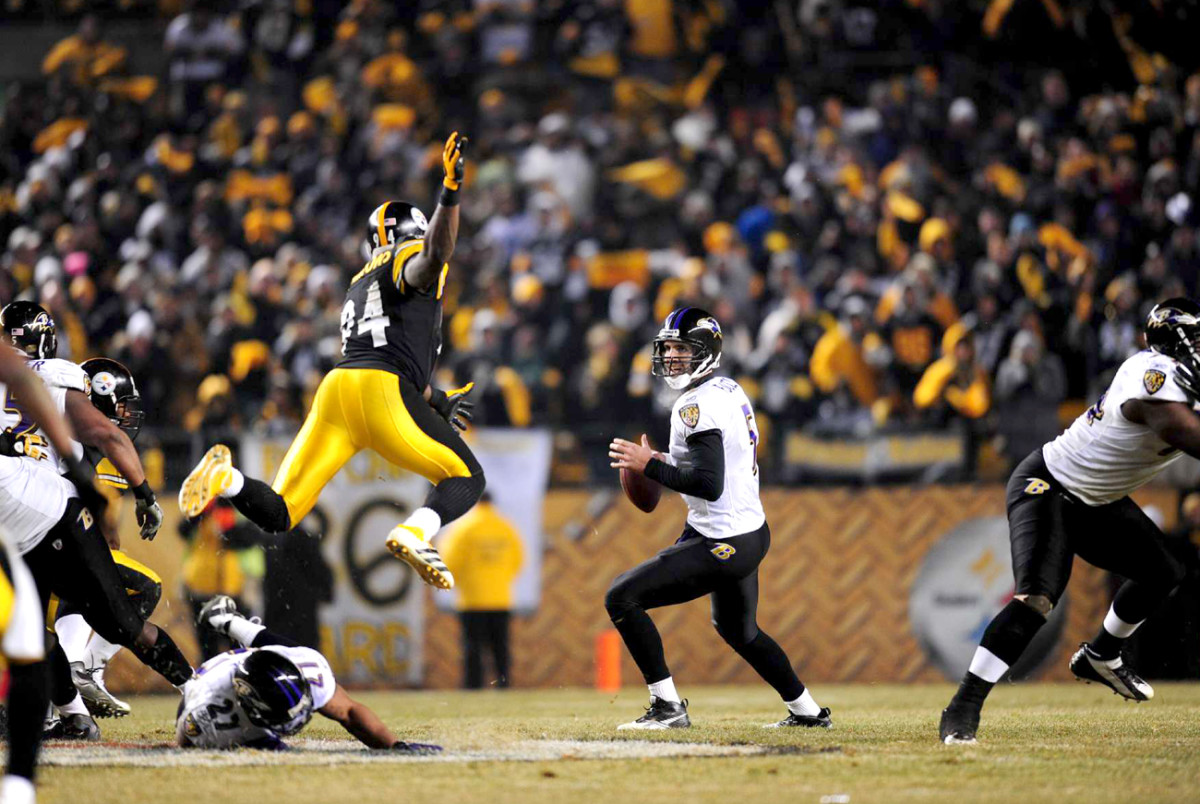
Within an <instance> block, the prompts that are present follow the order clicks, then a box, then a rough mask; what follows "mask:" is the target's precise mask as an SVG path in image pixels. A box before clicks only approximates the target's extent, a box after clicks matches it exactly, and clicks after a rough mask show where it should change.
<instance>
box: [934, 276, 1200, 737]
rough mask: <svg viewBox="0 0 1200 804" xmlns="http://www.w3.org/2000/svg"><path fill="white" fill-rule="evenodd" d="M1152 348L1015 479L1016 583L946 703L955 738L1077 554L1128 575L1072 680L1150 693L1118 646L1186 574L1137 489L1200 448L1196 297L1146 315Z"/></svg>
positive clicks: (1011, 487) (1141, 697)
mask: <svg viewBox="0 0 1200 804" xmlns="http://www.w3.org/2000/svg"><path fill="white" fill-rule="evenodd" d="M1146 343H1147V345H1148V346H1149V347H1150V348H1149V349H1146V350H1144V351H1141V352H1138V353H1137V354H1136V355H1134V356H1133V357H1131V358H1129V359H1128V360H1126V361H1125V362H1124V363H1122V364H1121V367H1120V368H1119V369H1117V373H1116V376H1115V377H1113V381H1112V384H1111V385H1109V387H1108V391H1107V392H1106V393H1105V394H1104V395H1102V396H1101V397H1100V399H1099V400H1098V401H1097V402H1096V404H1095V405H1093V406H1092V407H1091V408H1089V409H1088V410H1087V411H1086V412H1084V413H1083V415H1081V416H1080V417H1079V418H1078V419H1076V420H1075V421H1074V422H1073V423H1072V424H1071V426H1070V427H1069V428H1068V429H1067V430H1066V432H1064V433H1063V434H1062V435H1060V436H1058V437H1057V438H1056V439H1054V440H1053V441H1051V442H1049V443H1048V444H1046V445H1045V446H1043V447H1042V448H1041V449H1039V450H1036V451H1035V452H1033V454H1031V455H1030V456H1029V457H1028V458H1026V459H1025V460H1024V461H1022V462H1021V463H1020V465H1018V466H1017V468H1016V471H1014V472H1013V475H1012V478H1011V479H1010V480H1009V481H1008V492H1007V494H1008V523H1009V539H1010V541H1011V542H1012V557H1013V575H1014V577H1015V579H1016V593H1015V595H1014V596H1013V599H1012V600H1011V601H1010V602H1009V603H1008V605H1007V606H1005V607H1004V608H1003V609H1002V610H1001V611H1000V613H999V614H997V615H996V616H995V618H993V620H992V621H991V623H990V624H989V625H988V627H987V629H986V630H985V631H984V632H983V639H982V640H981V641H980V643H979V647H978V648H976V650H975V656H974V658H973V659H972V660H971V666H970V669H969V670H968V671H967V673H966V675H965V676H964V677H963V680H962V683H961V684H960V685H959V688H958V692H957V693H955V695H954V698H953V699H952V700H951V701H950V704H949V706H947V707H946V709H945V710H944V711H943V712H942V720H941V725H940V729H939V731H940V737H941V740H942V742H944V743H947V744H955V743H968V744H969V743H974V742H975V734H976V731H977V730H978V728H979V715H980V712H981V710H982V709H983V702H984V700H985V699H986V698H987V695H988V693H989V692H990V691H991V689H992V687H993V686H995V684H996V682H998V681H999V680H1000V678H1001V677H1002V676H1003V675H1004V674H1005V673H1006V672H1007V671H1008V669H1009V667H1011V666H1012V665H1013V664H1015V663H1016V661H1017V660H1018V659H1019V658H1020V657H1021V654H1022V653H1023V652H1024V650H1025V648H1026V646H1028V645H1029V643H1030V642H1031V641H1032V640H1033V637H1034V635H1035V634H1036V633H1037V631H1038V629H1039V628H1041V627H1042V626H1043V625H1045V623H1046V618H1047V617H1048V616H1049V615H1050V612H1051V610H1052V609H1053V608H1054V606H1055V605H1056V604H1057V603H1058V600H1059V598H1060V597H1061V596H1062V593H1063V591H1064V590H1065V589H1066V587H1067V580H1068V579H1069V578H1070V575H1071V563H1072V560H1073V559H1074V557H1075V556H1076V555H1078V556H1079V557H1080V558H1082V559H1084V560H1085V561H1087V562H1088V563H1089V564H1092V565H1094V566H1097V567H1100V568H1101V569H1105V570H1108V571H1110V572H1115V573H1119V574H1120V575H1121V576H1123V577H1125V578H1128V579H1129V580H1127V581H1125V583H1124V584H1123V585H1122V586H1121V588H1120V589H1118V590H1117V594H1116V597H1114V598H1113V602H1112V606H1111V608H1109V610H1108V615H1107V616H1106V617H1105V618H1104V624H1103V626H1102V627H1101V628H1100V631H1099V633H1098V634H1097V635H1096V637H1095V638H1094V639H1092V641H1091V642H1085V643H1084V644H1083V645H1081V646H1080V648H1079V650H1078V651H1077V652H1076V653H1075V655H1074V656H1073V657H1072V658H1071V672H1072V673H1074V674H1075V676H1076V678H1079V679H1081V680H1083V681H1088V682H1092V681H1095V682H1098V683H1100V684H1104V685H1105V686H1107V687H1109V688H1110V689H1112V690H1113V692H1115V693H1117V694H1118V695H1120V696H1122V697H1124V698H1127V699H1129V700H1133V701H1147V700H1149V699H1150V698H1152V697H1154V690H1153V689H1152V688H1151V686H1150V685H1149V684H1147V683H1146V682H1145V681H1144V680H1142V679H1141V678H1139V677H1138V675H1137V674H1136V673H1135V672H1134V671H1133V669H1132V668H1130V667H1129V666H1128V665H1126V664H1125V663H1124V661H1123V660H1122V658H1121V648H1122V646H1123V645H1124V643H1125V640H1126V639H1128V638H1129V637H1130V636H1132V635H1133V633H1134V631H1136V630H1137V628H1138V626H1139V625H1141V624H1142V623H1143V622H1144V621H1145V619H1146V618H1147V617H1149V616H1150V615H1151V614H1152V613H1153V612H1154V610H1155V609H1157V608H1158V606H1159V604H1160V603H1162V602H1163V600H1165V599H1166V597H1167V596H1168V595H1169V594H1170V593H1171V592H1172V591H1174V589H1175V587H1176V586H1178V585H1179V583H1180V581H1182V580H1183V575H1184V569H1183V567H1181V566H1180V565H1179V563H1178V562H1177V561H1176V560H1175V558H1174V557H1172V556H1171V554H1170V553H1168V552H1167V550H1166V549H1165V547H1164V545H1163V534H1162V531H1160V530H1159V529H1158V526H1157V525H1155V524H1154V523H1153V522H1152V521H1151V520H1150V518H1149V517H1147V516H1146V515H1145V514H1144V513H1143V512H1142V510H1141V509H1140V508H1139V507H1138V506H1137V504H1136V503H1134V502H1133V500H1131V499H1130V498H1129V495H1130V494H1132V493H1133V492H1134V491H1136V490H1137V489H1138V488H1140V487H1141V486H1143V485H1145V484H1146V483H1147V482H1149V481H1150V480H1151V479H1153V478H1154V476H1155V475H1157V474H1158V473H1159V472H1160V471H1162V469H1163V468H1164V467H1166V466H1167V465H1168V464H1170V463H1172V462H1174V461H1175V460H1176V459H1178V458H1179V457H1180V456H1181V455H1183V454H1184V453H1187V454H1188V455H1191V456H1193V457H1200V418H1198V417H1197V416H1196V414H1195V413H1194V410H1195V406H1196V402H1197V400H1200V356H1198V355H1197V349H1200V305H1198V304H1196V302H1194V301H1192V300H1191V299H1186V298H1173V299H1167V300H1166V301H1164V302H1161V303H1160V304H1158V305H1156V306H1155V307H1154V309H1153V310H1151V311H1150V315H1149V317H1148V318H1147V320H1146Z"/></svg>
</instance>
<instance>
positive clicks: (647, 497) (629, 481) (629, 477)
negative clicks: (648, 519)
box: [621, 469, 662, 514]
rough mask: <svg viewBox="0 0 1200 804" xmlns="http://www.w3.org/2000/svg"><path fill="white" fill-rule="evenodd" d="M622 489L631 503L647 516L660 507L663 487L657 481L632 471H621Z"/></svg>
mask: <svg viewBox="0 0 1200 804" xmlns="http://www.w3.org/2000/svg"><path fill="white" fill-rule="evenodd" d="M621 488H622V489H624V490H625V496H626V497H628V498H629V501H630V502H631V503H633V504H634V505H636V506H637V507H638V508H640V509H642V510H643V511H645V512H646V513H647V514H648V513H650V512H651V511H653V510H654V509H655V508H656V507H657V506H658V501H659V499H661V498H662V485H661V484H660V483H659V482H658V481H657V480H651V479H650V478H648V477H646V476H645V475H644V474H642V473H641V472H635V471H633V470H632V469H622V470H621Z"/></svg>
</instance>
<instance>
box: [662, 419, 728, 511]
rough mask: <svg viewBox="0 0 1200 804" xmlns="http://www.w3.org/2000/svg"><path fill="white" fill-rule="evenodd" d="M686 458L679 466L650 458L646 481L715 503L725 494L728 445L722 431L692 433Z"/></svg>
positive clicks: (688, 441)
mask: <svg viewBox="0 0 1200 804" xmlns="http://www.w3.org/2000/svg"><path fill="white" fill-rule="evenodd" d="M687 446H688V454H687V458H686V459H684V461H682V462H681V464H680V465H679V466H672V465H671V464H669V463H667V462H665V461H660V460H659V459H658V458H651V459H650V462H649V463H648V464H646V477H648V478H650V479H651V480H657V481H658V482H659V483H662V484H663V485H664V486H666V487H667V488H669V489H671V490H672V491H678V492H679V493H680V494H686V495H688V496H689V497H699V498H700V499H702V500H708V501H709V502H714V501H716V500H717V499H719V498H720V497H721V493H722V492H723V491H725V444H724V443H723V440H722V438H721V431H720V430H706V431H704V432H703V433H693V434H692V435H690V436H688V439H687Z"/></svg>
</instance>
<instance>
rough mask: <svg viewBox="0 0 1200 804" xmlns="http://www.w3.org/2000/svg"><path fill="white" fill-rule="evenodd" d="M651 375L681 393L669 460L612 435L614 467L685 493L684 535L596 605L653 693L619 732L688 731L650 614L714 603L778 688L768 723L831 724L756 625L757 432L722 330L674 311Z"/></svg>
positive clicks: (725, 633)
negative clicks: (778, 708) (726, 371)
mask: <svg viewBox="0 0 1200 804" xmlns="http://www.w3.org/2000/svg"><path fill="white" fill-rule="evenodd" d="M653 350H654V351H653V358H652V360H653V368H652V373H653V374H655V375H656V376H661V377H663V378H664V379H665V380H666V382H667V384H668V385H669V386H670V387H671V388H673V389H675V390H677V391H683V393H682V394H681V395H680V397H679V399H678V400H676V402H675V406H674V409H673V410H672V411H671V445H670V454H668V455H663V454H660V453H657V452H653V451H651V449H650V446H649V443H648V442H647V440H646V438H645V436H643V437H642V443H641V444H634V443H633V442H631V441H625V440H624V439H620V438H618V439H616V440H614V441H613V442H612V444H611V445H610V447H609V457H611V458H612V460H613V463H612V466H613V467H615V468H627V469H630V470H633V471H636V472H643V473H644V474H645V475H646V477H648V478H650V479H651V480H656V481H658V482H659V483H662V484H663V485H664V486H666V487H667V488H669V489H672V490H674V491H678V492H679V493H680V494H682V495H683V499H684V502H686V503H687V506H688V516H687V524H686V525H685V526H684V528H683V535H682V536H680V537H679V540H678V541H676V542H675V544H674V546H672V547H668V548H667V549H666V550H663V551H662V552H660V553H659V554H658V555H657V556H655V557H654V558H652V559H650V560H649V561H647V562H645V563H643V564H640V565H638V566H636V567H634V568H633V569H631V570H630V571H628V572H626V573H624V574H622V575H620V576H618V577H617V579H616V580H615V581H613V584H612V587H611V588H609V590H608V595H607V596H606V598H605V600H604V605H605V607H606V608H607V609H608V615H609V617H611V618H612V621H613V625H615V626H616V627H617V630H618V631H619V632H620V634H621V637H622V639H624V640H625V645H626V647H628V648H629V652H630V653H631V654H633V659H634V661H635V662H637V665H638V668H639V669H640V670H641V671H642V675H643V676H645V678H646V683H647V684H648V685H649V687H650V707H649V709H648V710H647V711H646V714H645V715H643V716H642V717H640V718H638V719H637V720H635V721H634V722H632V723H626V724H624V725H623V726H620V727H619V728H621V729H678V728H687V727H688V726H690V725H691V721H690V720H689V719H688V711H687V701H683V700H680V698H679V693H678V692H676V690H675V682H674V680H673V679H672V678H671V672H670V670H668V669H667V663H666V660H665V658H664V657H663V645H662V640H661V639H660V638H659V635H658V631H657V629H655V627H654V622H653V621H652V620H651V619H650V615H649V614H647V613H646V610H647V609H653V608H658V607H660V606H673V605H676V604H678V603H685V602H687V601H689V600H695V599H696V598H698V597H700V596H701V595H710V596H711V598H712V620H713V625H715V626H716V629H717V633H718V634H720V635H721V637H722V638H723V639H724V640H725V641H726V642H727V643H729V646H730V647H731V648H733V649H734V650H735V651H737V653H738V655H739V656H741V657H742V658H743V659H745V660H746V661H747V662H748V663H749V664H750V666H751V667H753V668H754V669H755V671H756V672H757V673H758V674H759V675H760V676H762V678H763V680H765V681H766V682H767V683H768V684H770V685H771V686H772V687H774V688H775V691H776V692H778V693H779V695H780V697H781V698H783V700H784V703H785V704H786V705H787V708H788V716H787V717H786V718H784V719H783V720H781V721H779V722H778V723H774V724H771V725H772V726H801V727H803V726H816V727H824V728H829V727H830V726H832V722H831V720H830V717H829V710H828V709H822V708H821V707H819V706H817V703H816V701H814V700H813V697H812V695H811V694H810V693H809V692H808V690H806V689H805V688H804V685H803V684H801V683H800V679H798V678H797V677H796V673H795V671H794V670H792V664H791V662H789V661H788V657H787V655H786V654H785V653H784V652H783V649H782V648H780V647H779V645H778V644H776V642H775V640H773V639H771V637H769V636H767V634H766V633H765V632H763V631H762V630H760V629H759V627H758V623H757V621H756V617H755V614H756V612H757V610H758V566H759V564H760V563H762V560H763V557H764V556H766V554H767V550H768V549H769V548H770V546H771V531H770V529H769V528H768V527H767V520H766V515H765V514H764V513H763V508H762V501H761V500H759V497H758V462H757V451H758V426H757V425H756V423H755V421H754V411H753V409H752V408H751V407H750V400H749V399H747V397H746V394H745V392H744V391H743V390H742V388H741V386H740V385H738V384H737V383H736V382H734V381H733V380H731V379H728V378H726V377H717V376H714V375H713V373H712V372H713V370H714V369H715V368H716V367H717V366H718V365H719V364H720V362H721V327H720V326H719V325H718V323H717V320H716V319H715V318H713V317H712V316H711V315H709V314H708V313H706V312H705V311H704V310H700V309H697V308H694V307H685V308H683V309H680V310H675V311H674V312H672V313H671V314H670V315H669V316H667V320H666V321H665V322H664V324H663V327H662V329H661V330H660V331H659V333H658V337H656V338H655V339H654V347H653Z"/></svg>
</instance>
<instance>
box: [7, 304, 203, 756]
mask: <svg viewBox="0 0 1200 804" xmlns="http://www.w3.org/2000/svg"><path fill="white" fill-rule="evenodd" d="M0 324H2V326H3V338H4V339H5V340H6V341H7V342H8V343H10V344H12V345H13V346H15V347H16V348H17V349H18V350H19V351H21V352H22V353H23V354H24V355H25V357H26V359H27V360H29V361H30V362H29V365H30V367H31V368H32V369H33V370H34V371H35V372H36V373H37V374H38V376H40V377H41V379H42V381H43V382H44V383H45V385H46V387H47V389H48V391H49V393H50V396H51V398H52V399H53V401H54V404H55V406H56V409H57V410H58V411H59V413H60V415H62V416H63V417H64V418H65V419H66V420H67V421H68V422H70V424H71V425H72V427H73V428H74V430H75V432H76V433H77V435H78V437H79V439H80V440H81V441H82V442H84V443H87V444H92V445H95V446H97V447H98V448H99V449H100V450H101V452H102V453H103V454H104V455H105V457H107V458H108V459H109V460H110V461H111V463H112V464H113V465H114V466H115V468H116V469H117V470H118V471H120V473H121V474H122V475H123V476H124V477H126V478H128V479H129V481H130V483H132V484H135V487H136V491H135V495H136V496H137V501H138V502H137V518H138V524H139V525H140V528H141V533H142V537H143V538H147V539H150V538H153V537H154V535H155V534H156V533H157V531H158V528H159V525H161V523H162V509H161V508H159V506H158V504H157V502H155V500H154V494H153V492H152V491H150V488H149V486H148V485H147V484H146V482H145V472H144V471H143V469H142V466H141V461H140V459H139V458H138V455H137V450H136V449H135V448H134V447H133V443H132V441H130V439H129V436H128V435H126V434H125V433H124V432H122V430H121V429H120V427H118V426H117V425H116V424H114V423H113V422H112V421H110V420H109V418H108V417H107V416H106V415H105V414H104V413H102V412H101V411H100V410H98V409H97V408H96V406H95V405H93V403H92V401H91V400H90V399H89V394H90V392H91V379H90V377H89V376H88V374H87V372H85V371H84V370H83V369H82V368H81V367H80V366H78V365H76V364H74V363H71V362H70V361H67V360H59V359H56V358H55V354H56V349H57V339H56V337H55V327H54V322H53V320H51V319H50V317H49V315H47V314H46V312H45V311H44V310H42V309H41V308H40V307H38V306H37V305H34V304H32V303H30V302H13V303H12V304H10V305H8V306H7V307H5V308H4V310H3V311H0ZM97 376H99V374H98V375H97ZM0 415H2V416H3V424H2V426H0V430H5V431H8V432H7V437H6V438H5V439H4V442H5V444H6V445H7V447H6V449H8V448H11V449H12V450H14V451H15V452H17V453H19V454H20V457H19V458H18V459H17V460H18V463H19V465H20V466H21V469H22V475H21V476H20V477H15V478H14V480H13V482H12V484H11V485H10V486H8V488H7V489H6V491H8V492H9V493H10V494H11V495H12V498H13V501H12V505H13V506H14V511H13V514H12V519H11V521H12V522H14V523H17V524H14V525H13V526H12V530H13V532H14V533H13V535H14V536H15V537H16V539H17V543H18V550H19V551H20V552H21V554H22V556H23V557H24V559H25V563H26V564H27V565H28V566H29V569H30V572H32V573H33V576H34V578H35V579H36V580H37V584H38V591H39V593H40V595H41V597H42V599H43V601H44V603H45V604H46V605H47V606H48V604H49V600H50V596H51V595H52V594H53V595H56V596H57V597H58V598H59V599H60V600H67V601H70V602H71V603H72V604H74V605H76V606H78V610H79V611H80V612H81V613H82V614H83V616H84V617H85V618H86V620H87V622H88V624H89V625H91V626H92V627H93V628H94V629H95V630H96V632H97V633H99V634H100V635H101V636H103V637H104V638H105V639H107V640H109V641H110V642H112V643H114V644H118V645H123V646H124V647H127V648H129V649H130V651H131V652H132V653H133V654H134V655H135V656H137V657H138V659H139V660H140V661H141V662H143V663H144V664H146V665H148V666H149V667H151V668H153V669H154V670H155V671H157V672H158V673H159V674H160V675H162V676H163V677H164V678H166V679H167V680H168V681H169V682H171V683H172V684H174V685H176V686H179V685H182V684H183V682H185V681H187V679H188V678H190V677H191V674H192V668H191V665H190V664H188V661H187V659H185V658H184V656H183V654H182V653H180V651H179V648H178V647H177V646H176V645H175V643H174V640H172V639H171V636H170V634H168V633H167V631H166V630H165V629H163V628H161V627H159V626H157V625H155V624H153V623H149V622H146V621H145V620H144V619H143V618H142V617H141V616H140V615H139V612H138V610H137V608H136V606H135V605H134V603H133V602H132V601H131V600H130V599H129V596H128V595H127V593H126V589H125V584H123V583H122V582H121V577H120V572H119V571H118V569H117V565H116V563H115V561H114V560H113V555H112V553H111V552H110V544H119V543H118V542H115V534H114V533H113V532H112V531H111V529H110V530H107V531H106V532H105V533H104V534H102V533H101V525H102V523H98V522H97V521H96V520H95V519H94V518H93V517H92V515H91V514H90V513H89V512H88V511H87V510H86V509H85V507H84V505H83V503H82V502H81V501H80V499H79V497H78V495H77V490H76V484H73V483H72V482H70V480H69V479H68V478H66V477H63V476H61V475H60V474H59V472H61V471H62V470H63V469H64V468H69V463H70V462H78V459H79V457H80V456H82V454H83V447H82V445H81V444H79V443H77V442H76V443H73V444H72V448H71V450H70V452H68V453H62V454H60V453H59V452H58V450H56V449H55V448H54V447H53V445H51V444H48V443H47V439H46V435H45V434H44V433H43V432H42V431H40V430H38V429H37V428H36V427H35V426H34V425H33V424H32V423H31V422H29V421H28V420H27V417H26V415H25V414H24V413H23V412H22V408H21V405H20V404H18V403H14V402H13V400H10V401H9V404H8V407H7V408H6V409H5V410H4V411H2V412H0ZM81 482H82V481H81ZM87 483H88V485H89V486H90V485H91V480H90V478H89V479H88V480H87ZM6 521H7V520H6ZM106 540H107V541H106ZM50 658H51V664H50V668H51V679H50V698H51V701H52V702H53V703H54V704H55V706H56V707H58V709H59V711H60V712H61V713H63V714H64V715H66V717H64V718H63V719H62V721H61V723H60V724H59V726H58V727H56V735H58V736H64V737H71V738H83V739H97V738H98V737H99V729H98V727H97V726H96V724H95V721H94V720H92V718H91V716H90V715H89V714H88V710H87V708H86V706H85V705H84V703H83V701H82V699H81V698H80V697H79V695H78V693H77V691H76V688H75V685H74V683H73V682H72V680H71V671H70V664H69V662H68V659H67V657H66V655H65V654H64V653H63V651H62V647H61V646H60V645H59V644H58V642H57V640H54V643H53V646H52V648H51V655H50Z"/></svg>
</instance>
